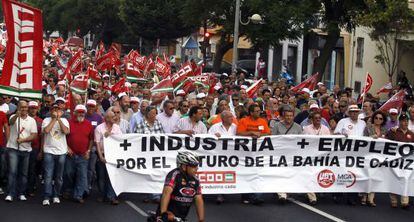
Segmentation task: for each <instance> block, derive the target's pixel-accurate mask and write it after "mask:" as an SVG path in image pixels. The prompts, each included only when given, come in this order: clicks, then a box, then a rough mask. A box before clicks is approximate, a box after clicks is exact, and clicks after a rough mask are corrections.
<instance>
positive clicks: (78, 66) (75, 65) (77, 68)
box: [65, 50, 83, 78]
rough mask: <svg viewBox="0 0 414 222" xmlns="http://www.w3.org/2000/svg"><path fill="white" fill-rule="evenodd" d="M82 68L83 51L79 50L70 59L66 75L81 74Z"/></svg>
mask: <svg viewBox="0 0 414 222" xmlns="http://www.w3.org/2000/svg"><path fill="white" fill-rule="evenodd" d="M82 68H83V67H82V50H79V51H78V52H76V53H75V54H74V55H73V56H72V57H71V58H70V59H69V61H68V64H67V66H66V69H65V75H70V74H76V73H79V72H81V71H82ZM66 78H68V77H66Z"/></svg>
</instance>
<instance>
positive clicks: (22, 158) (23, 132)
mask: <svg viewBox="0 0 414 222" xmlns="http://www.w3.org/2000/svg"><path fill="white" fill-rule="evenodd" d="M36 135H37V127H36V121H35V120H34V119H33V118H32V117H30V116H29V115H28V104H27V102H26V101H24V100H21V101H20V102H19V106H18V111H17V112H16V114H13V115H12V116H11V117H10V138H9V140H8V141H7V145H6V147H7V157H8V163H9V164H8V170H9V172H8V179H7V192H8V193H7V196H6V199H5V200H6V201H9V202H11V201H13V198H14V197H16V196H17V195H18V197H19V200H22V201H25V200H27V199H26V196H25V192H26V186H27V174H28V167H29V156H30V151H31V150H32V147H31V142H32V141H33V140H34V139H35V138H36Z"/></svg>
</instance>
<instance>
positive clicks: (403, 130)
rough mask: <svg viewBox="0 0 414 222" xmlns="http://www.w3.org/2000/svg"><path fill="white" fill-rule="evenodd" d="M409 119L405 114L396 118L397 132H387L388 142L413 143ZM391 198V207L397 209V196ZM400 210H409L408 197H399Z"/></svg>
mask: <svg viewBox="0 0 414 222" xmlns="http://www.w3.org/2000/svg"><path fill="white" fill-rule="evenodd" d="M409 119H410V118H409V117H408V115H407V114H405V113H403V114H401V115H400V117H399V118H398V120H399V126H398V128H397V130H390V131H388V133H387V135H386V138H387V139H389V140H394V141H399V142H405V143H414V132H412V131H411V130H409V129H408V121H409ZM390 198H391V207H392V208H397V207H398V197H397V194H390ZM401 208H403V209H408V208H409V197H408V196H401Z"/></svg>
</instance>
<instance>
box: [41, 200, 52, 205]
mask: <svg viewBox="0 0 414 222" xmlns="http://www.w3.org/2000/svg"><path fill="white" fill-rule="evenodd" d="M42 205H43V206H49V205H50V201H49V200H47V199H45V200H43V202H42Z"/></svg>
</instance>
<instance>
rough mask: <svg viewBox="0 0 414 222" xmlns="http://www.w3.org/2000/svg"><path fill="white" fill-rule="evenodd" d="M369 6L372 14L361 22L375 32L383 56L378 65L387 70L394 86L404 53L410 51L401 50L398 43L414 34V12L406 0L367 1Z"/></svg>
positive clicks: (374, 35)
mask: <svg viewBox="0 0 414 222" xmlns="http://www.w3.org/2000/svg"><path fill="white" fill-rule="evenodd" d="M366 2H367V5H368V13H365V14H363V15H362V16H361V17H360V22H361V24H362V25H364V26H367V27H369V28H371V30H370V33H369V36H370V37H371V39H372V40H374V41H375V42H376V47H377V49H378V52H379V54H378V55H376V56H375V61H376V62H377V63H380V64H381V65H382V66H383V68H384V70H385V72H386V73H387V74H388V78H389V81H390V82H391V81H392V77H393V76H394V74H395V73H396V72H397V69H398V66H399V63H400V58H401V56H402V55H404V52H405V51H404V50H406V49H409V48H405V49H404V48H402V47H398V43H399V41H401V40H402V39H403V38H404V37H405V36H407V34H408V33H409V32H410V31H412V30H413V28H414V11H413V10H411V9H410V8H409V7H408V1H406V0H375V1H374V0H367V1H366ZM411 47H412V46H411Z"/></svg>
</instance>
